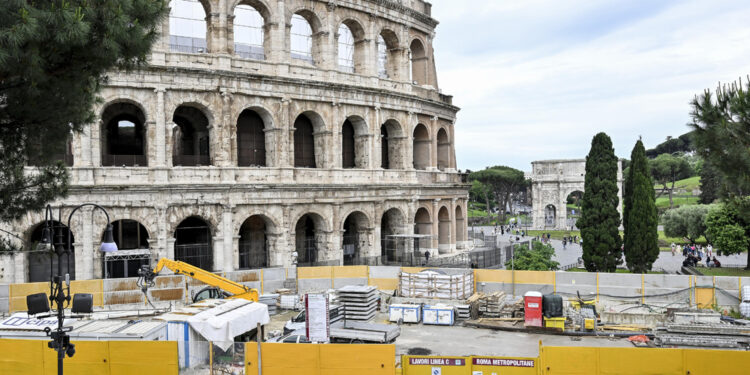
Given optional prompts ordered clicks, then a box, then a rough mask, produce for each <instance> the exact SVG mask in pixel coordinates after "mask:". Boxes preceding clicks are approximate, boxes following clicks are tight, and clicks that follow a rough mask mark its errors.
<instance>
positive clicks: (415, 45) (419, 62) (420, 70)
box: [409, 38, 428, 85]
mask: <svg viewBox="0 0 750 375" xmlns="http://www.w3.org/2000/svg"><path fill="white" fill-rule="evenodd" d="M409 55H410V56H409V63H410V64H409V67H410V74H411V81H412V83H414V84H417V85H426V84H428V80H427V59H428V58H427V49H426V48H425V43H424V42H422V40H420V39H419V38H414V39H413V40H412V41H411V44H410V45H409Z"/></svg>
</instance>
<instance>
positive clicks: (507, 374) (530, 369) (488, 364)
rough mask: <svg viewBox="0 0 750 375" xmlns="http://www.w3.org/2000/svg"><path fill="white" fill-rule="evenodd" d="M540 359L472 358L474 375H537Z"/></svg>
mask: <svg viewBox="0 0 750 375" xmlns="http://www.w3.org/2000/svg"><path fill="white" fill-rule="evenodd" d="M538 371H539V358H526V357H518V358H513V357H485V356H474V357H471V373H472V375H492V374H502V375H536V374H537V372H538Z"/></svg>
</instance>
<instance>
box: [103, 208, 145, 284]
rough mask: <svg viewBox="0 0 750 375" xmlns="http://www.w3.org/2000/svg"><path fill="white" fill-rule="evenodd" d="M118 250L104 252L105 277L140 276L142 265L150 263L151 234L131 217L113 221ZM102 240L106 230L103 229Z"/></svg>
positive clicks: (113, 231) (113, 232)
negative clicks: (139, 271) (149, 241)
mask: <svg viewBox="0 0 750 375" xmlns="http://www.w3.org/2000/svg"><path fill="white" fill-rule="evenodd" d="M112 234H113V235H114V239H115V243H116V244H117V250H118V251H117V252H114V253H105V254H104V259H103V261H104V267H103V268H104V278H105V279H116V278H124V277H138V270H139V269H140V268H141V266H144V265H150V262H151V253H150V250H149V244H148V240H149V234H148V231H147V230H146V227H145V226H143V224H141V223H140V222H138V221H136V220H130V219H122V220H115V221H113V222H112ZM101 238H102V241H103V240H104V231H102V236H101Z"/></svg>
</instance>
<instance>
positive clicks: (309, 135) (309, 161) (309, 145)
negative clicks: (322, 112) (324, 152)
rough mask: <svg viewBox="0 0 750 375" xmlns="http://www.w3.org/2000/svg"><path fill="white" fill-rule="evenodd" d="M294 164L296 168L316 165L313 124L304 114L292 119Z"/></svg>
mask: <svg viewBox="0 0 750 375" xmlns="http://www.w3.org/2000/svg"><path fill="white" fill-rule="evenodd" d="M294 166H295V167H296V168H316V167H317V166H316V163H315V136H314V135H313V124H312V122H311V121H310V119H309V118H308V117H307V116H305V115H299V116H298V117H297V119H296V120H295V121H294Z"/></svg>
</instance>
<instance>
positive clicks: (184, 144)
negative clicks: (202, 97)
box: [172, 106, 211, 167]
mask: <svg viewBox="0 0 750 375" xmlns="http://www.w3.org/2000/svg"><path fill="white" fill-rule="evenodd" d="M172 121H173V122H174V123H175V125H177V126H176V127H175V128H173V130H172V134H173V138H172V139H173V144H172V164H173V165H175V166H187V167H192V166H200V165H211V157H210V154H209V145H210V140H209V136H208V119H207V118H206V116H205V115H204V114H203V112H201V111H200V110H199V109H197V108H193V107H189V106H180V107H178V108H177V110H176V111H175V112H174V116H173V117H172Z"/></svg>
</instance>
